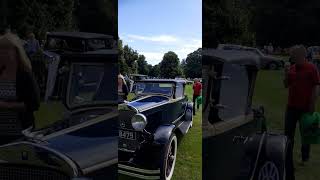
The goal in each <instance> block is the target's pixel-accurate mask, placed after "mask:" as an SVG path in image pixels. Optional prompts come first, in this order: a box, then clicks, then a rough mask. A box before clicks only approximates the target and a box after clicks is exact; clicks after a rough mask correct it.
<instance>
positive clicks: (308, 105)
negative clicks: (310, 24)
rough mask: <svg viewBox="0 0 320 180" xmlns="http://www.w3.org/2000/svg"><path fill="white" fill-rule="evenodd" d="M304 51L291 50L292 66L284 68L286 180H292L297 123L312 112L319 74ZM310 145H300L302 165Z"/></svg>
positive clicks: (306, 159)
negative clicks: (286, 89) (287, 145)
mask: <svg viewBox="0 0 320 180" xmlns="http://www.w3.org/2000/svg"><path fill="white" fill-rule="evenodd" d="M306 53H307V52H306V49H305V47H303V46H294V47H293V48H292V60H293V61H294V64H293V65H291V66H288V67H286V68H285V79H284V85H285V87H286V88H288V94H289V95H288V104H287V111H286V117H285V135H286V136H287V137H288V138H289V141H290V145H289V149H288V161H287V167H286V170H287V173H286V174H287V179H288V180H294V179H295V178H294V165H293V145H294V135H295V129H296V124H297V122H298V121H299V120H300V119H301V117H302V115H303V114H304V113H306V112H314V111H315V104H316V98H317V93H318V85H319V82H320V78H319V73H318V70H317V68H316V66H314V65H313V64H311V63H309V62H307V60H306ZM309 154H310V145H309V144H302V147H301V158H302V165H303V164H304V163H305V162H307V161H308V160H309Z"/></svg>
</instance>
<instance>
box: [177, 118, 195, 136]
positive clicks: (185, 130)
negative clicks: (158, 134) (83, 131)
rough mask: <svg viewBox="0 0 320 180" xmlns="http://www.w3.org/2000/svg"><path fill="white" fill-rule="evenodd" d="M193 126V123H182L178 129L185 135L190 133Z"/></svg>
mask: <svg viewBox="0 0 320 180" xmlns="http://www.w3.org/2000/svg"><path fill="white" fill-rule="evenodd" d="M191 124H192V121H182V123H181V124H180V125H179V126H178V129H179V130H180V131H181V132H182V134H183V135H185V134H187V133H188V131H189V129H190V127H191Z"/></svg>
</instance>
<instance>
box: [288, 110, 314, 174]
mask: <svg viewBox="0 0 320 180" xmlns="http://www.w3.org/2000/svg"><path fill="white" fill-rule="evenodd" d="M303 113H305V112H304V111H302V110H300V109H296V108H291V107H288V108H287V112H286V117H285V130H284V132H285V135H286V136H287V137H288V139H289V147H288V156H287V158H288V159H287V167H286V170H287V173H286V174H287V179H290V180H294V179H295V178H294V164H293V147H294V135H295V130H296V125H297V123H298V121H299V120H300V119H301V117H302V115H303ZM309 155H310V144H302V146H301V157H302V161H307V160H308V159H309Z"/></svg>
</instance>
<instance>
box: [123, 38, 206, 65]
mask: <svg viewBox="0 0 320 180" xmlns="http://www.w3.org/2000/svg"><path fill="white" fill-rule="evenodd" d="M120 37H121V39H123V40H124V44H126V43H129V46H131V47H132V48H133V49H135V50H137V51H138V53H139V54H143V55H144V56H145V57H146V60H147V62H148V63H149V64H152V65H156V64H158V63H159V62H161V60H162V58H163V55H164V53H166V52H168V51H173V52H175V53H177V55H178V57H179V59H180V61H181V60H182V59H185V58H187V55H188V54H190V53H192V52H193V51H195V50H197V49H198V48H201V47H202V40H201V38H193V37H190V38H188V37H187V38H185V37H178V36H174V35H153V36H141V35H134V34H121V35H120ZM164 44H165V45H164ZM137 47H140V48H137Z"/></svg>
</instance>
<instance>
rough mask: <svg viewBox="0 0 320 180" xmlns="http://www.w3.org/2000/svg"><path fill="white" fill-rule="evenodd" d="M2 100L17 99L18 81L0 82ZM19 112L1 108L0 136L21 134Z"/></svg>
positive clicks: (0, 97) (0, 98)
mask: <svg viewBox="0 0 320 180" xmlns="http://www.w3.org/2000/svg"><path fill="white" fill-rule="evenodd" d="M0 100H1V101H16V100H17V93H16V82H0ZM21 130H22V128H21V123H20V121H19V113H18V112H14V111H10V110H0V136H11V135H12V136H14V135H21Z"/></svg>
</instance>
